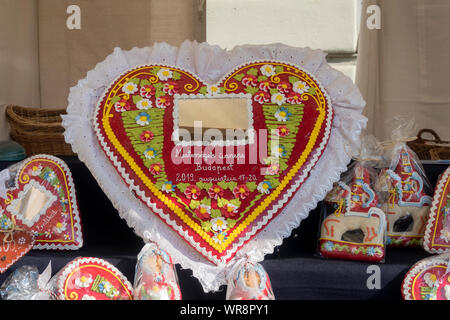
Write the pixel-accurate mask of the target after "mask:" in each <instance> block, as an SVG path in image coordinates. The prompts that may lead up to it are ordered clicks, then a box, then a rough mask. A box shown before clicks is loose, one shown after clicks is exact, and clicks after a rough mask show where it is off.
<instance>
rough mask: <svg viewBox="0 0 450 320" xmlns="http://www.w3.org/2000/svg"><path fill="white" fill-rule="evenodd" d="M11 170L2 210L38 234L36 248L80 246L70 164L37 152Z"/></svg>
mask: <svg viewBox="0 0 450 320" xmlns="http://www.w3.org/2000/svg"><path fill="white" fill-rule="evenodd" d="M8 170H10V172H11V179H10V181H8V182H7V190H6V191H7V193H6V199H2V198H0V211H5V212H6V213H7V214H8V216H11V215H12V216H14V218H15V220H16V221H17V225H18V226H19V227H21V228H22V229H25V230H27V231H30V232H33V233H34V235H35V243H34V247H33V248H34V249H78V248H80V247H81V246H82V245H83V239H82V231H81V224H80V216H79V212H78V205H77V199H76V196H75V186H74V183H73V180H72V175H71V173H70V170H69V168H68V167H67V165H66V164H65V163H64V162H63V161H62V160H61V159H59V158H56V157H53V156H50V155H35V156H33V157H30V158H27V159H25V160H24V161H22V162H20V163H19V164H17V165H13V166H12V167H10V168H9V169H8Z"/></svg>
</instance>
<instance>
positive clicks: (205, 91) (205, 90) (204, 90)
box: [198, 86, 208, 94]
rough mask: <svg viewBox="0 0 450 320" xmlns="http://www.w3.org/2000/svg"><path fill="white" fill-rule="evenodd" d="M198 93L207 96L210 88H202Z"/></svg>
mask: <svg viewBox="0 0 450 320" xmlns="http://www.w3.org/2000/svg"><path fill="white" fill-rule="evenodd" d="M198 93H201V94H207V93H208V87H206V86H204V87H201V88H200V89H199V90H198Z"/></svg>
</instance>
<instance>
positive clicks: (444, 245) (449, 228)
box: [423, 167, 450, 253]
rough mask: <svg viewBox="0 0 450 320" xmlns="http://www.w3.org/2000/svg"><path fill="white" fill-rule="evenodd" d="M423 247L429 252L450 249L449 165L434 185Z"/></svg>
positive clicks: (442, 251)
mask: <svg viewBox="0 0 450 320" xmlns="http://www.w3.org/2000/svg"><path fill="white" fill-rule="evenodd" d="M423 247H424V248H425V250H426V251H428V252H431V253H444V252H447V251H450V167H448V168H447V169H446V170H445V171H444V172H443V173H442V174H441V176H440V177H439V180H438V183H437V185H436V188H435V191H434V196H433V202H432V206H431V209H430V215H429V217H428V222H427V227H426V230H425V236H424V238H423Z"/></svg>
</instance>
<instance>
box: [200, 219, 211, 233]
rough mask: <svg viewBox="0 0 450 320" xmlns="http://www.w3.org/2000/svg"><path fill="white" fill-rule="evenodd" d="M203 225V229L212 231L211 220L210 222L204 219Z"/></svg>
mask: <svg viewBox="0 0 450 320" xmlns="http://www.w3.org/2000/svg"><path fill="white" fill-rule="evenodd" d="M201 226H202V229H203V230H204V231H205V232H210V231H211V222H209V221H202V222H201Z"/></svg>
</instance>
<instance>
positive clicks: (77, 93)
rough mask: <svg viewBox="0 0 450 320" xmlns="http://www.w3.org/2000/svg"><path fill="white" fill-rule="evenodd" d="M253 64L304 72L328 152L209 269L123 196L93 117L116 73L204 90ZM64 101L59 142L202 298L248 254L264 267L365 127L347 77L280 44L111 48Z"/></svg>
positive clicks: (319, 56) (334, 176)
mask: <svg viewBox="0 0 450 320" xmlns="http://www.w3.org/2000/svg"><path fill="white" fill-rule="evenodd" d="M254 60H279V61H285V62H287V63H292V64H294V65H297V66H299V67H301V68H302V69H304V70H305V71H307V72H309V73H310V74H311V75H313V76H314V77H315V78H316V79H317V80H318V81H319V82H320V83H321V85H322V86H323V87H324V88H325V90H326V91H327V93H328V95H329V96H330V98H331V102H332V106H333V109H334V114H335V116H334V119H333V123H332V130H331V135H330V139H329V143H328V146H327V147H326V149H325V151H324V153H323V155H322V157H321V159H320V160H319V161H318V162H317V163H316V165H315V167H314V168H313V169H312V170H311V172H310V177H309V178H308V179H307V181H306V182H304V184H303V186H302V187H301V188H300V189H299V190H298V191H297V193H296V194H295V195H294V197H293V199H292V200H291V202H290V203H289V204H288V205H287V206H286V207H285V209H284V211H283V213H282V214H279V215H278V216H277V217H276V218H275V219H274V220H273V221H272V222H271V223H270V224H269V225H267V226H266V228H265V229H264V230H262V231H260V232H259V233H258V234H257V235H256V236H255V237H254V238H253V239H252V240H251V241H249V242H248V243H247V244H246V245H245V246H243V247H242V249H241V250H240V251H239V252H238V253H237V254H236V256H235V258H233V260H232V261H230V263H228V264H227V265H219V266H216V265H213V264H212V263H211V262H209V261H207V260H206V259H205V258H204V257H203V256H201V255H200V254H199V253H198V252H197V251H195V250H193V249H192V248H191V247H190V246H189V245H188V244H187V243H186V242H185V241H184V240H183V239H181V237H180V236H179V235H178V234H176V233H175V232H174V231H173V230H172V229H170V227H168V226H167V225H166V224H165V223H163V222H162V221H161V220H160V219H159V218H158V217H157V216H156V215H152V214H149V208H148V207H147V206H146V205H145V204H144V203H142V202H141V201H140V200H138V199H137V198H136V197H135V196H134V195H133V193H132V192H130V190H129V189H128V188H127V186H126V184H125V183H124V182H123V181H122V178H121V177H120V176H119V175H118V174H117V173H116V169H115V168H114V166H113V164H112V163H111V162H110V161H109V159H108V158H107V157H106V155H105V154H104V152H103V151H102V149H101V148H100V145H99V143H98V141H97V137H96V135H95V133H94V130H93V124H92V119H93V112H94V109H95V106H96V103H97V100H98V99H99V97H100V96H101V95H102V94H103V91H104V90H105V89H106V87H107V86H109V85H110V83H111V82H112V81H113V80H114V79H115V78H116V77H117V76H119V75H120V74H121V73H123V72H124V71H126V70H128V69H130V68H133V67H136V66H138V65H144V64H166V65H172V66H175V67H180V68H183V69H185V70H188V71H190V72H192V73H195V74H197V75H198V76H199V77H200V78H201V79H204V80H205V81H206V82H208V83H215V82H216V81H218V80H219V79H220V78H221V77H222V76H224V75H225V74H226V73H228V72H229V71H230V70H232V69H233V68H234V67H236V66H238V65H241V64H244V63H247V62H249V61H254ZM68 100H69V105H68V107H67V115H66V116H64V117H63V126H64V127H65V129H66V131H65V138H66V141H67V142H68V143H70V144H72V148H73V150H74V152H76V153H78V156H79V158H80V160H82V161H84V162H85V163H86V166H87V167H88V168H89V169H90V171H91V173H92V174H93V176H94V177H95V178H96V179H97V181H98V183H99V185H100V186H101V187H102V189H103V191H104V192H105V194H106V195H107V196H108V197H109V199H110V200H111V202H112V203H113V205H114V206H115V207H116V208H117V210H118V211H119V214H120V216H121V217H122V218H124V219H125V220H126V221H127V223H128V225H129V226H130V227H132V228H134V230H135V232H136V233H137V234H138V235H140V236H141V237H143V234H144V232H145V231H147V232H148V233H149V234H150V237H151V238H152V240H153V241H158V243H159V244H160V246H161V248H162V249H164V250H165V251H167V252H168V253H169V254H171V255H172V257H173V259H174V261H175V263H179V264H181V266H182V267H183V268H189V269H192V271H193V274H194V276H195V277H197V278H198V279H199V280H200V282H201V284H202V286H203V289H204V290H205V291H206V292H208V291H215V290H218V289H219V287H220V286H221V285H223V284H226V274H227V270H229V268H231V267H232V266H233V262H235V261H237V260H239V259H241V258H242V257H243V256H245V255H246V254H247V253H249V252H252V254H251V255H249V256H251V258H252V260H253V261H254V262H258V261H261V260H263V259H264V255H265V254H268V253H272V252H273V250H274V247H276V246H278V245H280V244H281V243H282V241H283V238H285V237H288V236H289V235H290V234H291V231H292V230H293V229H294V228H296V227H298V226H299V224H300V222H301V221H302V219H304V218H306V217H307V216H308V213H309V211H310V210H311V209H314V208H315V207H316V206H317V203H318V202H319V201H320V200H322V199H323V198H324V197H325V195H326V193H327V192H328V191H329V190H331V187H332V185H333V183H334V182H336V181H338V179H339V176H340V174H341V173H342V172H343V171H345V170H346V167H347V164H348V163H349V161H350V157H349V155H348V153H349V152H355V151H356V150H357V148H358V147H359V144H360V138H359V136H360V133H361V131H362V130H363V129H364V127H365V125H366V121H367V119H366V118H365V117H364V116H362V115H361V112H362V109H363V108H364V105H365V102H364V100H363V99H362V97H361V95H360V93H359V90H358V88H357V87H356V86H355V85H354V84H353V82H352V81H351V80H350V78H348V77H347V76H345V75H344V74H342V73H341V72H339V71H336V70H334V69H332V68H331V67H330V66H329V65H328V64H327V63H326V60H325V54H324V53H323V52H322V51H320V50H311V49H309V48H294V47H289V46H286V45H282V44H271V45H265V46H259V45H244V46H237V47H235V48H233V49H232V50H230V51H227V50H224V49H221V48H220V47H218V46H211V45H208V44H207V43H197V42H195V41H194V42H191V41H185V42H183V43H182V44H181V46H180V47H179V48H178V47H174V46H171V45H168V44H167V43H157V44H155V45H153V46H152V47H146V48H133V49H132V50H129V51H124V50H121V49H120V48H116V49H115V50H114V52H113V53H112V54H111V55H109V56H108V57H107V58H106V59H105V60H104V61H103V62H101V63H98V64H97V66H96V67H95V69H94V70H91V71H89V72H88V74H87V77H86V78H84V79H82V80H80V81H79V82H78V84H77V85H76V86H75V87H72V88H71V89H70V95H69V99H68ZM346 145H347V146H346ZM158 238H159V240H158Z"/></svg>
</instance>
